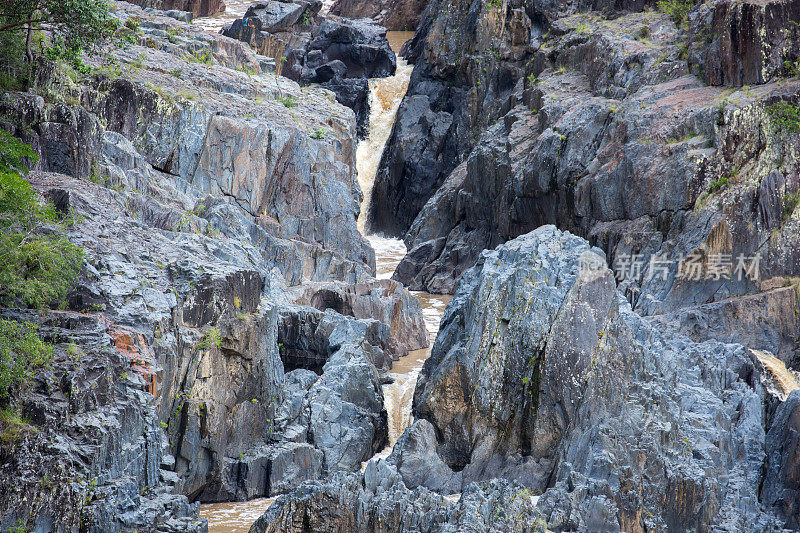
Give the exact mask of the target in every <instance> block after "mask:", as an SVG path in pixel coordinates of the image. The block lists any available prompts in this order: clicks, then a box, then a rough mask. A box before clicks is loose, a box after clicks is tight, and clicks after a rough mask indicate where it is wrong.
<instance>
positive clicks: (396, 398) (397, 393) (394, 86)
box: [356, 31, 449, 457]
mask: <svg viewBox="0 0 800 533" xmlns="http://www.w3.org/2000/svg"><path fill="white" fill-rule="evenodd" d="M413 36H414V33H413V32H399V31H392V32H388V33H387V35H386V37H387V39H388V40H389V44H390V45H391V47H392V49H393V50H394V51H395V53H398V52H399V51H400V48H401V47H402V46H403V43H405V42H406V41H407V40H408V39H411V38H412V37H413ZM412 70H413V67H412V66H411V65H409V64H408V63H407V62H406V61H405V60H404V59H402V58H400V57H398V59H397V71H396V72H395V75H394V76H390V77H388V78H376V79H372V80H370V81H369V89H370V97H369V105H370V112H369V131H368V134H367V137H366V138H365V139H364V140H362V141H361V142H360V143H359V144H358V148H357V150H356V168H357V170H358V182H359V185H360V186H361V191H362V192H363V193H364V201H363V202H362V204H361V214H360V215H359V217H358V229H359V230H360V231H361V233H362V234H363V233H365V222H366V214H367V211H368V209H369V201H370V198H371V196H372V186H373V184H374V183H375V175H376V173H377V171H378V165H379V164H380V161H381V156H382V155H383V150H384V148H385V146H386V142H387V141H388V140H389V135H391V133H392V126H393V125H394V121H395V118H396V116H397V110H398V108H399V107H400V102H401V101H402V100H403V96H405V94H406V90H407V89H408V82H409V80H410V79H411V71H412ZM367 239H368V240H369V241H370V244H372V247H373V248H374V249H375V258H376V265H377V273H376V277H377V278H378V279H381V278H384V279H385V278H390V277H391V276H392V274H393V273H394V270H395V268H397V265H398V263H400V260H401V259H403V256H404V255H405V254H406V247H405V245H404V244H403V241H401V240H400V239H389V238H385V237H379V236H377V235H368V236H367ZM414 295H415V296H416V297H417V298H418V299H419V301H420V304H421V305H422V314H423V318H424V319H425V326H426V327H427V328H428V334H429V335H430V342H431V344H433V340H434V339H435V338H436V333H437V332H438V331H439V320H440V319H441V317H442V314H443V313H444V308H445V306H446V305H447V301H448V300H449V297H447V296H437V295H432V294H427V293H421V292H417V293H414ZM429 355H430V349H425V350H416V351H414V352H411V353H409V354H408V355H407V356H406V357H403V358H402V359H400V360H399V361H396V362H395V363H394V364H393V365H392V372H391V373H390V374H389V376H390V377H391V378H392V379H393V380H394V382H393V383H391V384H389V385H384V387H383V396H384V403H385V405H386V411H387V413H388V415H389V446H387V448H386V449H385V450H383V451H382V452H381V453H380V454H378V457H385V456H387V455H388V454H389V453H391V450H392V446H394V444H395V442H397V439H398V437H400V435H401V434H402V433H403V430H405V428H406V427H408V425H409V424H410V423H411V402H412V400H413V396H414V387H415V386H416V384H417V377H418V376H419V372H420V370H422V364H423V363H424V362H425V360H426V359H427V358H428V356H429Z"/></svg>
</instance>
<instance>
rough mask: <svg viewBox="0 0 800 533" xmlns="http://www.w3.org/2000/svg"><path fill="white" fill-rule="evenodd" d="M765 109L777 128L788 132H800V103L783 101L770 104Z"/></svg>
mask: <svg viewBox="0 0 800 533" xmlns="http://www.w3.org/2000/svg"><path fill="white" fill-rule="evenodd" d="M765 109H766V111H767V115H769V118H770V119H771V121H772V124H773V126H775V128H776V129H777V130H779V131H782V132H788V133H798V132H800V104H793V103H791V102H786V101H781V102H776V103H774V104H770V105H768V106H767V107H766V108H765Z"/></svg>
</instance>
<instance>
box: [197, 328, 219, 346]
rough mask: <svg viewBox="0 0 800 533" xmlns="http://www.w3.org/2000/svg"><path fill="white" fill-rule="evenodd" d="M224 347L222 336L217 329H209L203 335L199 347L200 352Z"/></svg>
mask: <svg viewBox="0 0 800 533" xmlns="http://www.w3.org/2000/svg"><path fill="white" fill-rule="evenodd" d="M221 345H222V336H221V335H220V333H219V329H217V328H209V329H208V330H207V331H206V332H205V334H204V335H203V340H201V341H200V343H199V344H198V345H197V349H198V350H205V349H207V348H211V347H212V346H213V347H215V348H219V347H220V346H221Z"/></svg>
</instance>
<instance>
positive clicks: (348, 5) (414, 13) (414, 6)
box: [331, 0, 428, 31]
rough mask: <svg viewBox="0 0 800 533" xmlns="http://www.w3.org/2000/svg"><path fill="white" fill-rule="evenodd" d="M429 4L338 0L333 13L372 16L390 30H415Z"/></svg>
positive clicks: (412, 0)
mask: <svg viewBox="0 0 800 533" xmlns="http://www.w3.org/2000/svg"><path fill="white" fill-rule="evenodd" d="M427 5H428V4H427V2H423V1H422V0H382V1H379V2H375V1H368V0H337V1H336V2H335V3H334V4H333V6H331V13H332V14H334V15H339V16H340V17H347V18H350V19H360V18H370V19H372V20H374V21H375V22H377V23H378V24H380V25H381V26H385V27H386V29H388V30H395V31H414V30H415V29H416V28H417V26H418V25H419V21H420V18H421V16H422V12H423V11H425V6H427Z"/></svg>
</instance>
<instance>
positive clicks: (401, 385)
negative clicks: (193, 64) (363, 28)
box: [198, 0, 450, 533]
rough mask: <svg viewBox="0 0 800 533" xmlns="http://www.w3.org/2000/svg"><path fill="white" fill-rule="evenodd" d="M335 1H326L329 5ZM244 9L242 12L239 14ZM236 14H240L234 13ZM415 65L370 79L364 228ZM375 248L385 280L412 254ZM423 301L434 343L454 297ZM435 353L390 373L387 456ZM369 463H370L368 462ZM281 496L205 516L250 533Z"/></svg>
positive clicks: (212, 525) (389, 244)
mask: <svg viewBox="0 0 800 533" xmlns="http://www.w3.org/2000/svg"><path fill="white" fill-rule="evenodd" d="M250 3H251V1H236V0H231V1H230V2H229V3H228V11H227V12H226V13H225V14H220V15H218V16H217V17H215V18H211V19H198V23H201V24H202V25H203V26H204V27H207V28H209V29H215V28H216V29H218V28H221V27H222V25H223V24H224V23H225V22H226V21H227V20H230V19H231V18H236V16H239V17H240V16H242V14H244V11H245V10H246V9H247V6H248V5H249V4H250ZM329 3H330V2H325V4H326V7H324V8H323V9H327V8H328V7H329ZM237 13H238V14H237ZM231 14H234V15H235V16H231ZM413 36H414V33H413V32H388V33H387V35H386V37H387V39H388V40H389V44H390V45H391V47H392V49H393V50H394V51H395V53H399V51H400V48H401V47H402V45H403V43H405V42H406V41H407V40H408V39H410V38H411V37H413ZM412 68H413V67H412V66H411V65H408V64H407V63H406V62H405V60H404V59H402V58H398V61H397V72H396V73H395V75H394V76H391V77H388V78H379V79H373V80H370V118H369V132H368V134H367V137H366V138H365V139H364V140H362V141H361V142H360V143H359V145H358V148H357V152H356V167H357V171H358V180H359V184H360V186H361V189H362V191H363V192H364V202H363V203H362V205H361V216H360V217H359V220H358V227H359V229H360V230H361V231H362V233H363V232H364V217H365V214H366V211H367V209H368V207H369V199H370V196H371V192H372V185H373V182H374V180H375V174H376V172H377V169H378V165H379V164H380V158H381V155H382V153H383V149H384V147H385V145H386V142H387V140H388V139H389V135H390V134H391V131H392V125H393V124H394V120H395V116H396V115H397V109H398V107H399V106H400V101H401V100H402V99H403V96H404V95H405V93H406V90H407V89H408V82H409V80H410V78H411V71H412ZM367 239H368V240H369V242H370V244H372V247H373V248H374V249H375V257H376V266H377V272H376V277H377V278H379V279H388V278H390V277H391V276H392V274H393V273H394V270H395V268H396V267H397V265H398V263H400V260H401V259H402V258H403V256H404V255H405V253H406V248H405V245H404V244H403V241H401V240H400V239H389V238H384V237H381V236H377V235H368V236H367ZM413 294H414V296H416V297H417V298H418V299H419V301H420V304H421V306H422V314H423V318H424V320H425V326H426V327H427V329H428V334H429V336H430V343H431V345H433V341H434V339H435V338H436V334H437V333H438V331H439V321H440V320H441V318H442V314H443V313H444V308H445V306H446V305H447V302H448V301H449V299H450V297H449V296H441V295H434V294H428V293H424V292H414V293H413ZM429 355H430V348H428V349H425V350H416V351H413V352H411V353H409V354H408V356H406V357H403V358H402V359H400V360H399V361H395V362H394V364H393V365H392V371H391V372H390V373H389V376H390V377H391V378H392V379H393V383H391V384H387V385H384V386H383V395H384V402H385V405H386V411H387V413H388V422H389V445H388V446H387V447H386V449H384V450H383V451H381V452H380V453H379V454H377V455H376V458H377V457H386V456H388V455H389V454H390V453H391V451H392V447H393V446H394V444H395V442H397V438H398V437H399V436H400V435H401V434H402V433H403V430H405V428H406V427H408V425H409V424H410V423H411V421H412V416H411V403H412V400H413V396H414V387H415V386H416V384H417V377H418V376H419V372H420V370H422V365H423V363H424V362H425V360H426V359H427V358H428V356H429ZM365 464H366V463H365ZM273 501H275V498H260V499H257V500H252V501H249V502H237V503H217V504H207V505H202V506H201V507H200V515H201V516H202V517H203V518H206V519H208V531H209V533H246V532H247V531H248V530H249V529H250V526H251V525H252V523H253V522H254V521H255V520H256V519H257V518H258V517H259V516H261V514H262V513H263V512H264V511H265V510H266V509H267V508H268V507H269V506H270V504H271V503H272V502H273Z"/></svg>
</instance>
